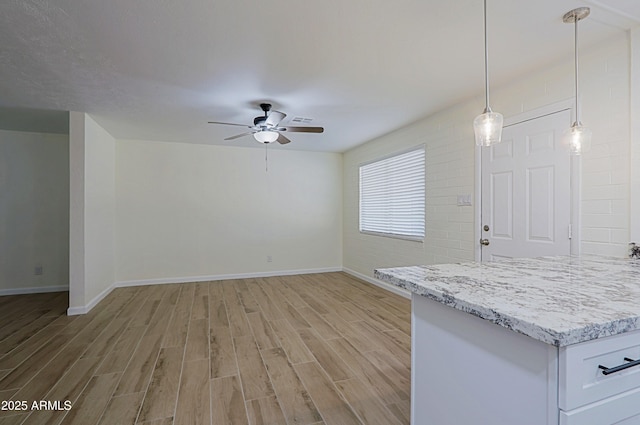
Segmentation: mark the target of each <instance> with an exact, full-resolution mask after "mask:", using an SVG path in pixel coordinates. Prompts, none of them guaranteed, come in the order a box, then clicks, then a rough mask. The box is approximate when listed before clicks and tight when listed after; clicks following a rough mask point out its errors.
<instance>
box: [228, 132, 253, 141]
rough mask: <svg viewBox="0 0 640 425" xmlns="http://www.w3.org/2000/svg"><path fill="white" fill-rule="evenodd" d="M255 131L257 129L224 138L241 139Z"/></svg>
mask: <svg viewBox="0 0 640 425" xmlns="http://www.w3.org/2000/svg"><path fill="white" fill-rule="evenodd" d="M253 133H255V131H248V132H246V133H242V134H236V135H235V136H231V137H227V138H226V139H224V140H233V139H239V138H240V137H244V136H248V135H250V134H253Z"/></svg>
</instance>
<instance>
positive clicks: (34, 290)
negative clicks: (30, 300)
mask: <svg viewBox="0 0 640 425" xmlns="http://www.w3.org/2000/svg"><path fill="white" fill-rule="evenodd" d="M68 290H69V286H32V287H28V288H10V289H0V296H3V295H24V294H43V293H46V292H63V291H68Z"/></svg>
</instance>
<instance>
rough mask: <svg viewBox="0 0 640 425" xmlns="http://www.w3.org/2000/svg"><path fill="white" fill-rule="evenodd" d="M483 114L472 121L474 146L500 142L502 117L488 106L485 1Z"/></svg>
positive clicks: (487, 46)
mask: <svg viewBox="0 0 640 425" xmlns="http://www.w3.org/2000/svg"><path fill="white" fill-rule="evenodd" d="M484 93H485V108H484V112H483V113H482V114H480V115H478V116H477V117H476V119H475V120H473V131H474V133H475V136H476V145H478V146H492V145H495V144H496V143H500V141H501V140H502V123H503V121H504V120H503V117H502V114H501V113H499V112H493V111H492V110H491V107H490V106H489V43H488V41H487V0H484Z"/></svg>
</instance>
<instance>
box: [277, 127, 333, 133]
mask: <svg viewBox="0 0 640 425" xmlns="http://www.w3.org/2000/svg"><path fill="white" fill-rule="evenodd" d="M282 131H290V132H291V133H322V132H324V128H322V127H283V130H282Z"/></svg>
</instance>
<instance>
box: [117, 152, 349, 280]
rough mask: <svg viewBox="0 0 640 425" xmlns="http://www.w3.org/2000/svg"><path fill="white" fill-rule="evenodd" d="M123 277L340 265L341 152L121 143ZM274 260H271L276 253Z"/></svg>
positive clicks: (119, 223) (193, 276) (158, 277)
mask: <svg viewBox="0 0 640 425" xmlns="http://www.w3.org/2000/svg"><path fill="white" fill-rule="evenodd" d="M116 146H117V148H116V164H117V166H116V176H117V180H116V181H117V182H116V193H117V212H116V228H117V238H116V253H117V258H116V263H117V274H116V280H117V281H118V282H120V283H122V284H136V283H147V282H170V281H188V280H199V279H214V278H219V277H223V276H229V275H250V274H262V275H264V274H279V273H287V272H292V271H310V270H327V269H339V268H340V267H341V264H342V246H341V235H342V213H341V211H342V158H341V155H340V154H327V153H311V152H299V151H291V150H282V149H278V146H272V147H270V148H269V151H268V157H269V169H268V172H266V171H265V150H264V149H249V148H238V147H226V146H208V145H199V144H189V143H166V142H154V141H137V140H118V141H117V143H116ZM269 255H270V256H271V257H272V260H273V261H272V262H270V263H269V262H267V256H269Z"/></svg>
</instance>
